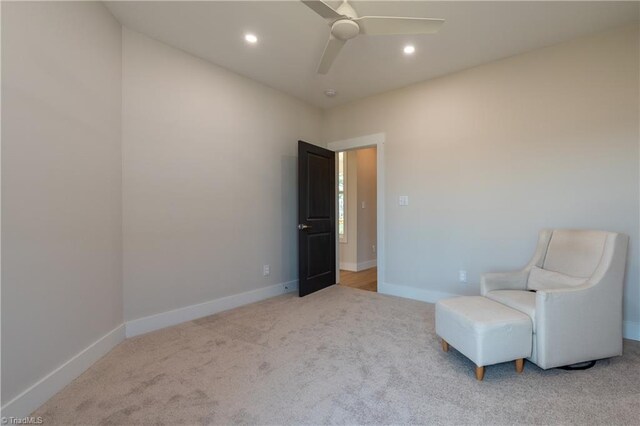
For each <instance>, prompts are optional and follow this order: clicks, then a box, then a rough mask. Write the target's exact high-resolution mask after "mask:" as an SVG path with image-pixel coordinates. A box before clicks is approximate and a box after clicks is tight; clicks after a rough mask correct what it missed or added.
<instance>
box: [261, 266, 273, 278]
mask: <svg viewBox="0 0 640 426" xmlns="http://www.w3.org/2000/svg"><path fill="white" fill-rule="evenodd" d="M270 273H271V267H270V266H269V265H262V275H263V276H265V277H266V276H267V275H269V274H270Z"/></svg>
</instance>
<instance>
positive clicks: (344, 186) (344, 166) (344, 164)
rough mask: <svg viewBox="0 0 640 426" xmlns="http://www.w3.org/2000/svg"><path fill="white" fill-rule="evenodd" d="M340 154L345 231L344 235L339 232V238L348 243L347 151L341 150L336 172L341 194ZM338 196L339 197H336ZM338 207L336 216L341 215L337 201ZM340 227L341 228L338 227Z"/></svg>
mask: <svg viewBox="0 0 640 426" xmlns="http://www.w3.org/2000/svg"><path fill="white" fill-rule="evenodd" d="M339 154H342V175H343V176H342V194H343V199H344V203H343V206H344V209H343V210H344V212H343V213H344V229H343V231H344V232H343V233H342V235H340V232H338V239H339V240H340V243H342V244H347V243H348V242H349V239H348V238H347V235H348V228H347V212H348V210H347V208H348V206H347V197H348V192H347V185H348V184H349V179H348V178H347V173H348V172H347V163H348V161H347V155H346V154H347V153H346V152H341V153H340V152H339V153H338V155H337V156H336V157H337V160H338V167H337V168H336V173H337V178H336V194H337V195H340V183H339V179H340V156H339ZM336 198H337V197H336ZM336 208H337V209H338V212H337V213H336V217H338V218H339V217H340V205H339V204H338V203H336ZM338 229H340V228H339V227H338Z"/></svg>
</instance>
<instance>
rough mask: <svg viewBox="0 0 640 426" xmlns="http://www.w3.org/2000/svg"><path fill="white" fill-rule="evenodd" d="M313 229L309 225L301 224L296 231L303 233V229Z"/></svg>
mask: <svg viewBox="0 0 640 426" xmlns="http://www.w3.org/2000/svg"><path fill="white" fill-rule="evenodd" d="M311 228H313V227H312V226H311V225H305V224H304V223H301V224H300V225H298V229H299V230H300V231H304V230H305V229H311Z"/></svg>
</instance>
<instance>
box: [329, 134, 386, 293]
mask: <svg viewBox="0 0 640 426" xmlns="http://www.w3.org/2000/svg"><path fill="white" fill-rule="evenodd" d="M377 154H378V153H377V148H376V147H375V146H373V147H367V148H358V149H352V150H347V151H338V152H337V153H336V163H337V164H336V171H337V173H336V174H337V185H336V186H337V191H336V207H337V215H336V216H337V220H336V226H337V230H336V235H337V237H338V255H337V256H336V269H337V270H339V271H340V272H339V274H338V276H339V284H340V285H343V286H347V287H353V288H358V289H361V290H368V291H374V292H377V291H378V270H377V267H378V259H377V254H378V217H377V206H378V199H377V194H378V188H377V180H378V176H377Z"/></svg>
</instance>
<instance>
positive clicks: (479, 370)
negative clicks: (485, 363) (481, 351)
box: [476, 367, 484, 380]
mask: <svg viewBox="0 0 640 426" xmlns="http://www.w3.org/2000/svg"><path fill="white" fill-rule="evenodd" d="M476 379H478V380H482V379H484V367H476Z"/></svg>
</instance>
